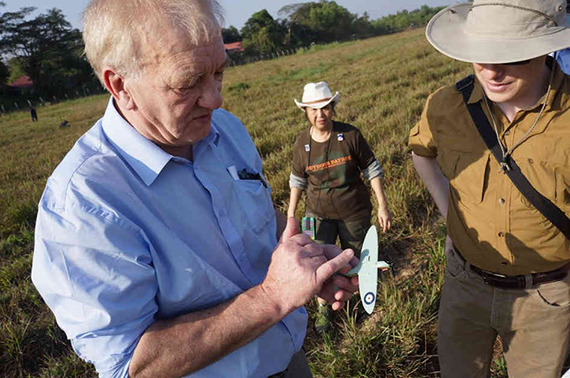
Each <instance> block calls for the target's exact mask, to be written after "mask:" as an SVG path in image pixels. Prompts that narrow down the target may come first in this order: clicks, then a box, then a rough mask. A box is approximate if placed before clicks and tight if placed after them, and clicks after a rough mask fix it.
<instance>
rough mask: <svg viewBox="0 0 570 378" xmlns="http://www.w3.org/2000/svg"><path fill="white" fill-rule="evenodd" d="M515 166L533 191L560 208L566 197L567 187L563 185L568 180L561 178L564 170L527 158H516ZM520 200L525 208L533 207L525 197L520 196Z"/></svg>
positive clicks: (551, 164) (560, 167)
mask: <svg viewBox="0 0 570 378" xmlns="http://www.w3.org/2000/svg"><path fill="white" fill-rule="evenodd" d="M517 164H518V165H519V167H520V169H521V173H522V174H523V176H525V177H526V179H527V180H528V181H529V182H530V184H531V185H532V187H533V188H534V189H536V190H537V191H538V192H539V193H540V194H542V195H543V196H544V197H546V198H548V199H549V200H550V201H552V202H553V203H554V204H555V205H557V206H559V207H560V206H561V205H562V204H563V202H562V200H563V198H564V196H565V195H566V197H568V186H567V185H566V183H565V181H567V180H568V178H564V177H563V172H564V170H563V167H562V166H560V165H558V164H555V163H550V162H548V161H540V160H535V159H533V158H528V157H521V158H518V159H517ZM564 187H565V189H564ZM521 198H522V202H523V204H524V205H525V206H526V207H529V208H531V207H534V206H532V205H531V204H530V202H529V201H528V199H526V197H525V196H521Z"/></svg>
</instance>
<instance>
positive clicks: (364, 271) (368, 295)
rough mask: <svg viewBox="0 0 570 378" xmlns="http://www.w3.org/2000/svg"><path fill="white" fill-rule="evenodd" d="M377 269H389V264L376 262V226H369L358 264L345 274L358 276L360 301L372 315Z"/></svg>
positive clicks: (376, 284) (374, 302)
mask: <svg viewBox="0 0 570 378" xmlns="http://www.w3.org/2000/svg"><path fill="white" fill-rule="evenodd" d="M378 269H381V270H387V269H390V264H388V263H387V262H386V261H378V234H377V233H376V226H371V227H370V228H369V229H368V232H367V233H366V237H365V238H364V243H363V244H362V251H361V253H360V262H359V263H358V265H357V266H355V267H354V268H352V269H351V270H350V271H349V272H348V273H347V274H346V275H347V276H349V277H352V276H356V275H358V291H359V292H360V299H362V305H363V306H364V309H365V310H366V312H367V313H369V314H372V311H373V310H374V305H375V304H376V288H377V286H378Z"/></svg>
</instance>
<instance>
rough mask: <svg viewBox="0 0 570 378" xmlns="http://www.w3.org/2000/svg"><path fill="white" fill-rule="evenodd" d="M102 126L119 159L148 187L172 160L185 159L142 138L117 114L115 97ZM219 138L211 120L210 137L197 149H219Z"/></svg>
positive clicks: (200, 142) (201, 142)
mask: <svg viewBox="0 0 570 378" xmlns="http://www.w3.org/2000/svg"><path fill="white" fill-rule="evenodd" d="M102 124H103V130H104V132H105V134H106V135H107V138H108V139H109V140H110V141H111V143H112V144H113V145H114V146H115V147H116V149H117V151H118V153H119V155H120V156H121V157H122V158H123V159H124V160H125V161H126V162H127V163H128V164H129V165H130V166H131V168H132V169H133V170H134V171H135V172H136V173H137V174H138V175H139V177H140V178H141V180H142V181H143V182H144V183H145V184H146V185H147V186H150V185H152V183H153V182H154V180H156V178H157V177H158V175H159V174H160V172H161V171H162V170H163V169H164V167H165V166H166V164H168V162H169V161H170V160H171V159H172V160H181V159H182V158H178V157H175V156H172V155H171V154H169V153H167V152H165V151H164V150H162V149H161V148H160V147H158V146H157V145H156V144H154V143H153V142H151V141H150V140H148V139H147V138H145V137H144V136H142V135H141V134H139V132H138V131H137V130H136V129H135V128H134V127H132V126H131V125H130V124H129V123H128V122H127V121H126V120H125V119H124V118H123V116H122V115H121V114H120V113H119V112H118V111H117V109H116V108H115V104H114V101H113V97H111V98H110V99H109V103H108V105H107V110H106V111H105V116H104V117H103V122H102ZM219 135H220V133H219V131H218V129H217V127H216V126H215V124H214V122H213V120H212V123H211V128H210V133H209V134H208V135H207V136H206V138H204V139H203V140H201V141H199V142H198V143H197V144H196V145H195V146H194V147H197V145H200V144H204V145H209V144H215V145H216V146H217V145H218V140H219ZM182 160H186V159H182Z"/></svg>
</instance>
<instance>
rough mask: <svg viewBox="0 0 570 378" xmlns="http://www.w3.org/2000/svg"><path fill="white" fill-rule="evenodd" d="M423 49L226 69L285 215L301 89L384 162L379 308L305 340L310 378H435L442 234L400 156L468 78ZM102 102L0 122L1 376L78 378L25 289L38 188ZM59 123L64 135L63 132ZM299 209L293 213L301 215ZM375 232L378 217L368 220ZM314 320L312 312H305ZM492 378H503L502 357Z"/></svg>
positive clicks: (355, 52)
mask: <svg viewBox="0 0 570 378" xmlns="http://www.w3.org/2000/svg"><path fill="white" fill-rule="evenodd" d="M469 71H470V67H469V66H468V65H466V64H463V63H459V62H455V61H452V60H450V59H448V58H445V57H444V56H442V55H441V54H439V53H437V52H436V51H434V50H433V49H432V48H431V47H430V46H429V45H428V43H427V42H426V41H425V38H424V36H423V30H419V29H418V30H410V31H406V32H403V33H399V34H394V35H391V36H383V37H378V38H374V39H369V40H365V41H355V42H349V43H342V44H332V45H328V46H315V47H313V48H312V49H311V50H309V51H306V52H303V53H300V54H297V55H294V56H287V57H282V58H279V59H276V60H273V61H264V62H259V63H255V64H250V65H247V66H242V67H236V68H230V69H228V70H227V73H226V79H225V84H224V85H225V87H224V108H226V109H227V110H229V111H231V112H232V113H234V114H236V115H237V116H238V117H239V118H241V119H242V121H243V122H244V124H245V125H246V127H247V128H248V130H249V132H250V134H251V135H252V138H253V140H254V142H255V144H256V145H257V147H258V149H259V151H260V154H261V155H262V158H263V159H264V171H265V175H266V177H267V178H268V180H269V182H270V184H271V186H272V187H273V194H274V202H275V204H276V205H277V206H278V207H280V208H281V209H282V210H284V211H285V210H286V207H287V201H288V195H289V188H288V175H289V172H290V162H291V146H292V144H293V141H294V139H295V137H296V135H297V134H298V133H299V132H300V131H301V130H302V129H303V128H304V127H306V126H307V125H306V121H305V119H304V117H303V115H302V113H301V112H300V111H299V110H298V109H297V108H296V107H295V105H294V103H293V98H294V97H296V98H300V96H301V95H302V88H303V86H304V84H305V83H307V82H309V81H320V80H326V81H328V82H329V85H330V87H331V89H333V90H338V91H339V92H340V94H341V101H340V103H339V105H338V106H337V109H336V110H337V116H336V118H337V119H338V120H340V121H345V122H349V123H352V124H354V125H356V126H357V127H359V128H360V129H361V130H362V132H363V134H364V136H365V137H366V138H367V139H368V141H369V143H370V145H371V146H372V148H373V150H374V151H375V153H376V156H377V158H378V159H379V161H380V162H381V164H382V166H383V169H384V172H385V175H384V187H385V190H386V195H387V198H388V201H389V203H390V208H391V210H392V212H393V215H394V221H393V229H392V230H391V231H390V232H389V233H387V234H385V235H380V239H379V240H380V246H381V251H382V253H383V254H384V256H382V257H383V258H389V259H391V260H393V261H395V263H396V264H395V267H396V277H395V279H392V278H391V277H390V276H389V275H387V274H384V275H383V277H382V279H381V281H380V285H379V289H378V298H379V299H378V302H377V308H376V312H375V313H374V314H373V315H372V316H367V315H364V314H362V312H361V311H360V310H359V306H358V298H354V299H353V300H352V301H351V303H350V306H349V308H348V309H347V310H346V311H343V312H342V313H340V314H338V315H337V317H336V323H337V327H336V328H335V331H334V332H333V333H332V334H330V335H329V336H327V337H326V338H324V339H323V338H320V337H316V336H315V334H314V332H313V331H312V329H309V333H308V335H309V336H308V338H307V341H306V344H305V348H306V350H307V353H308V356H309V360H310V363H311V367H312V369H313V372H314V375H315V376H316V377H397V378H401V377H435V376H438V373H437V371H438V364H437V357H436V351H435V339H436V329H435V323H436V317H437V306H438V299H439V292H440V287H441V284H442V276H443V272H442V270H443V269H442V268H443V255H442V238H443V235H444V234H445V229H444V227H443V226H442V222H441V220H440V219H439V216H438V214H437V213H436V212H435V210H434V206H433V203H432V201H431V200H430V198H429V195H428V194H427V192H426V191H425V189H424V188H423V186H422V185H421V184H420V182H419V180H418V178H417V176H416V174H415V172H414V169H413V167H412V164H411V160H410V156H409V153H408V151H407V148H406V141H407V136H408V131H409V129H410V128H411V126H412V125H413V124H414V123H415V122H416V121H417V120H418V118H419V116H420V113H421V110H422V108H423V105H424V103H425V100H426V98H427V96H428V95H429V93H431V92H433V91H434V90H436V89H437V88H439V87H440V86H442V85H447V84H451V83H453V82H455V81H457V80H458V79H460V78H462V77H463V76H465V75H466V74H467V73H469ZM106 103H107V97H106V96H97V97H91V98H88V99H83V100H74V101H69V102H67V103H62V104H57V105H52V106H48V107H45V108H39V109H38V115H39V122H36V123H32V122H31V121H30V120H29V115H28V114H27V113H17V114H12V115H9V116H2V117H0V156H2V159H0V325H1V326H0V366H2V371H1V372H0V375H3V376H5V377H28V376H34V377H35V376H39V377H89V376H94V372H93V370H92V368H91V367H90V365H88V364H85V363H83V362H82V361H80V360H79V359H78V358H77V357H75V355H74V354H73V352H72V351H71V348H70V346H69V343H68V342H67V341H66V339H65V335H64V334H63V333H62V332H61V331H60V330H59V328H58V327H57V325H56V324H55V321H54V319H53V316H52V315H51V313H50V312H49V310H48V309H47V307H46V306H45V304H44V303H43V301H42V300H41V298H40V297H39V295H38V294H37V292H36V291H35V289H34V288H33V286H32V284H31V281H30V268H31V253H32V246H33V226H34V220H35V214H36V211H37V202H38V200H39V198H40V195H41V193H42V190H43V187H44V185H45V181H46V179H47V177H48V176H49V174H50V173H51V172H52V171H53V169H54V168H55V166H56V165H57V164H58V162H59V161H60V160H61V159H62V157H63V156H64V155H65V153H66V152H67V151H68V150H69V149H70V148H71V146H72V145H73V143H74V141H75V140H76V139H77V138H78V137H79V136H80V135H81V134H82V133H84V132H85V131H86V130H87V129H88V128H89V127H90V126H91V125H92V124H93V123H94V122H95V120H96V119H97V118H99V117H100V116H101V115H102V114H103V111H104V108H105V106H106ZM64 119H67V120H68V121H69V122H70V123H71V125H72V126H71V128H68V129H60V128H59V124H60V123H61V122H62V121H63V120H64ZM301 212H302V206H301V208H300V209H299V215H300V214H301ZM373 221H374V222H375V221H376V219H373ZM308 309H309V313H310V314H313V312H314V309H315V307H314V305H313V304H311V305H309V306H308ZM495 367H496V370H497V372H495V373H494V374H493V376H494V377H505V376H506V375H505V372H504V367H502V365H501V363H500V361H499V362H498V363H497V364H495Z"/></svg>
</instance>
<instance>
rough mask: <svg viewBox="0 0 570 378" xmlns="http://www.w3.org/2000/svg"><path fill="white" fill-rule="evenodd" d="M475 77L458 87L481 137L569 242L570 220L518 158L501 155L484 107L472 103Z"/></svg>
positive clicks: (510, 176) (527, 196)
mask: <svg viewBox="0 0 570 378" xmlns="http://www.w3.org/2000/svg"><path fill="white" fill-rule="evenodd" d="M474 81H475V78H474V76H473V75H469V76H467V77H465V78H464V79H462V80H460V81H458V82H457V83H456V84H455V88H457V90H458V91H459V92H461V94H462V95H463V100H464V101H465V105H467V109H468V110H469V114H470V115H471V118H472V119H473V122H474V123H475V126H477V130H478V131H479V134H480V135H481V138H483V140H484V141H485V144H486V145H487V147H489V149H490V150H491V152H493V155H494V156H495V159H497V161H498V162H499V164H500V166H501V168H502V169H503V172H504V173H505V174H506V175H507V176H509V178H510V179H511V181H512V182H513V184H515V186H516V187H517V189H518V190H519V191H520V192H521V193H522V195H523V196H524V197H526V199H527V200H528V201H529V202H530V203H531V204H532V205H533V206H534V207H535V208H536V209H537V210H538V211H539V212H540V213H541V214H542V215H544V217H546V219H548V220H549V221H550V222H552V224H553V225H554V226H556V228H558V229H559V230H560V231H561V232H562V233H563V234H564V235H565V236H566V238H567V239H570V219H568V217H567V216H566V214H564V212H563V211H562V210H560V209H559V208H558V207H557V206H556V205H555V204H553V203H552V202H551V201H550V200H549V199H548V198H546V197H544V196H543V195H542V194H540V193H539V192H538V191H537V190H536V189H535V188H534V187H533V186H532V185H531V183H530V182H528V180H527V179H526V177H525V176H524V175H523V174H522V172H521V170H520V168H519V166H518V165H517V164H516V163H515V161H514V159H513V158H512V157H511V156H510V155H509V156H507V157H506V158H505V159H504V158H503V154H502V152H501V147H500V146H499V142H498V140H497V135H496V134H495V132H494V130H493V128H492V127H491V124H490V123H489V120H488V119H487V116H485V113H484V112H483V108H482V107H481V104H480V103H473V104H469V103H468V101H469V97H470V96H471V92H473V87H474Z"/></svg>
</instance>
